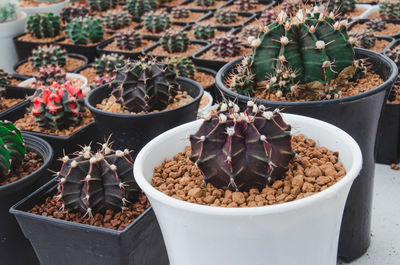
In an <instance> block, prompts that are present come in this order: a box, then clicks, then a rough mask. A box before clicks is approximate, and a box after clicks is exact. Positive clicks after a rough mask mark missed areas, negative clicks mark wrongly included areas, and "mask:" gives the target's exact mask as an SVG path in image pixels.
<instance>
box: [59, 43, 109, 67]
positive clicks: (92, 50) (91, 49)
mask: <svg viewBox="0 0 400 265" xmlns="http://www.w3.org/2000/svg"><path fill="white" fill-rule="evenodd" d="M63 40H65V38H62V39H60V40H58V41H57V42H56V44H57V45H60V46H61V47H63V48H64V49H66V50H67V52H69V53H77V54H82V55H84V56H86V58H87V59H88V61H89V62H93V61H94V58H96V57H97V56H98V55H99V54H98V53H97V49H96V47H97V46H99V45H101V44H102V43H103V42H104V41H106V40H103V41H101V42H100V43H98V44H96V45H91V46H87V45H75V44H65V43H61V42H62V41H63Z"/></svg>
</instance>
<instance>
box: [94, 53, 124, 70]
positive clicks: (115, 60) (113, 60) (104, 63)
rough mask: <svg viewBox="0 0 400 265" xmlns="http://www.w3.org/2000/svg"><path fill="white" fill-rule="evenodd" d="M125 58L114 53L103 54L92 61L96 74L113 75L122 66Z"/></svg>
mask: <svg viewBox="0 0 400 265" xmlns="http://www.w3.org/2000/svg"><path fill="white" fill-rule="evenodd" d="M124 62H125V57H124V56H123V55H118V54H116V53H112V54H103V55H102V56H100V57H98V58H96V59H95V60H94V65H93V67H94V71H95V73H96V74H105V73H114V72H116V71H117V70H118V69H119V68H121V67H123V66H124Z"/></svg>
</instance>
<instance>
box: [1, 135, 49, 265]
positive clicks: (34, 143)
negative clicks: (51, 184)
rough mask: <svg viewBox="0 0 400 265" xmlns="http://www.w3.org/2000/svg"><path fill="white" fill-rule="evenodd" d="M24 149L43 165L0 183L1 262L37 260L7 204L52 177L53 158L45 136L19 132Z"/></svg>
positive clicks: (18, 264) (25, 264)
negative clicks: (36, 157)
mask: <svg viewBox="0 0 400 265" xmlns="http://www.w3.org/2000/svg"><path fill="white" fill-rule="evenodd" d="M22 136H23V138H24V140H25V144H26V148H27V151H31V152H35V153H37V154H39V155H40V156H41V157H42V158H43V165H42V166H41V167H40V168H39V169H38V170H36V171H35V172H33V173H31V174H29V175H28V176H26V177H24V178H22V179H19V180H17V181H15V182H12V183H10V184H7V185H4V186H0V215H1V218H0V257H1V262H0V263H1V264H5V265H6V264H13V265H30V264H38V260H37V258H36V255H35V252H34V251H33V249H32V246H31V244H30V243H29V241H28V240H27V239H26V238H25V236H24V235H23V233H22V231H21V229H20V227H19V225H18V223H17V221H16V220H15V217H14V216H13V215H12V214H10V213H9V212H8V210H9V209H10V207H11V206H12V205H14V204H15V203H17V202H18V201H20V200H22V199H23V198H25V196H27V195H29V194H30V193H32V192H33V191H34V190H36V189H37V188H39V187H40V186H42V185H43V184H44V183H46V182H47V181H49V180H50V179H51V177H50V175H51V173H50V171H48V170H47V168H48V166H49V164H50V163H51V161H52V158H53V149H52V148H51V146H50V145H49V144H48V143H47V142H46V141H44V140H42V139H40V138H37V137H35V136H32V135H29V134H25V133H24V134H23V135H22Z"/></svg>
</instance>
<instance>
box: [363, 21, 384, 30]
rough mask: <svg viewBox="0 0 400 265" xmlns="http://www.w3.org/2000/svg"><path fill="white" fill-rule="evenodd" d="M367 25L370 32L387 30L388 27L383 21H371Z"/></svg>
mask: <svg viewBox="0 0 400 265" xmlns="http://www.w3.org/2000/svg"><path fill="white" fill-rule="evenodd" d="M365 25H366V26H367V29H368V30H371V31H374V32H379V31H382V30H384V29H386V27H387V24H386V21H384V20H382V19H371V20H370V21H368V22H367V23H365Z"/></svg>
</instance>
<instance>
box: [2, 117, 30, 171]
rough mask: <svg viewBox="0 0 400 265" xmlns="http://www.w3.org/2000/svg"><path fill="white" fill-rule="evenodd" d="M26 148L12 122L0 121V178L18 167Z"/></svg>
mask: <svg viewBox="0 0 400 265" xmlns="http://www.w3.org/2000/svg"><path fill="white" fill-rule="evenodd" d="M25 153H26V148H25V144H24V140H23V139H22V135H21V132H20V131H19V130H18V129H17V128H16V127H15V125H14V124H13V123H12V122H9V121H0V178H1V177H6V176H8V175H9V174H10V173H11V171H12V170H13V169H15V168H18V167H19V166H20V165H21V164H22V161H23V160H24V158H25Z"/></svg>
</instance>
